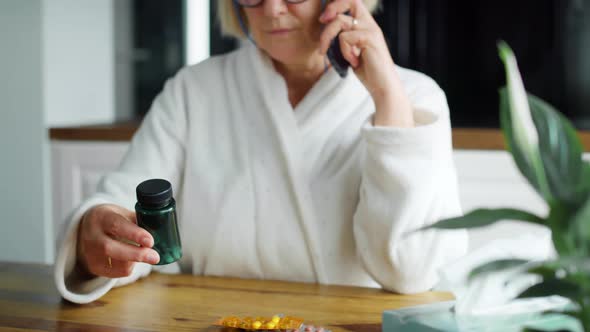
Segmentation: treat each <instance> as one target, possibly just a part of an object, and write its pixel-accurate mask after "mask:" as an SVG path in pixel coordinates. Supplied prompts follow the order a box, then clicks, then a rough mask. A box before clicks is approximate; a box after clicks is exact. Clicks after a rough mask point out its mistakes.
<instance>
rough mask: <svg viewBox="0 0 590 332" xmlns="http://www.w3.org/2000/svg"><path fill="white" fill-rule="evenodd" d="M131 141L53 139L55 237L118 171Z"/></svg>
mask: <svg viewBox="0 0 590 332" xmlns="http://www.w3.org/2000/svg"><path fill="white" fill-rule="evenodd" d="M128 146H129V143H128V142H88V141H83V142H82V141H57V140H54V141H51V166H52V167H51V168H52V179H51V181H52V185H51V187H52V197H53V229H54V232H55V234H54V238H55V236H56V235H57V232H59V231H61V225H62V224H63V222H64V221H65V220H66V218H67V216H68V215H69V214H70V213H71V212H72V211H73V209H74V208H75V207H76V206H78V205H79V204H80V203H81V202H82V201H83V200H84V199H86V198H88V197H89V196H90V195H91V194H92V193H94V191H96V185H97V184H98V182H99V181H100V178H101V177H102V175H103V174H105V173H106V172H109V171H111V170H114V169H115V168H117V166H118V165H119V162H120V161H121V159H122V158H123V155H124V154H125V151H126V150H127V147H128Z"/></svg>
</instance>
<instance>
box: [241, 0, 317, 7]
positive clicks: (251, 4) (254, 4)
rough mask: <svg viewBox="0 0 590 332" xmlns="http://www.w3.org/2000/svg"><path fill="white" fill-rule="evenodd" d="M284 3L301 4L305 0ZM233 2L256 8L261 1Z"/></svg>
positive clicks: (292, 0)
mask: <svg viewBox="0 0 590 332" xmlns="http://www.w3.org/2000/svg"><path fill="white" fill-rule="evenodd" d="M284 1H285V2H286V3H290V4H297V3H302V2H305V1H307V0H284ZM234 2H235V3H236V4H238V5H240V6H242V7H248V8H251V7H257V6H260V5H261V4H262V0H234Z"/></svg>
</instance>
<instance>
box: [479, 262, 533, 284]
mask: <svg viewBox="0 0 590 332" xmlns="http://www.w3.org/2000/svg"><path fill="white" fill-rule="evenodd" d="M528 262H529V261H528V260H526V259H498V260H495V261H491V262H488V263H485V264H483V265H480V266H478V267H476V268H475V269H473V270H472V271H471V272H470V273H469V280H473V279H474V278H476V277H479V276H481V275H485V274H488V273H493V272H498V271H502V270H507V269H511V268H514V267H518V266H523V265H524V264H526V263H528Z"/></svg>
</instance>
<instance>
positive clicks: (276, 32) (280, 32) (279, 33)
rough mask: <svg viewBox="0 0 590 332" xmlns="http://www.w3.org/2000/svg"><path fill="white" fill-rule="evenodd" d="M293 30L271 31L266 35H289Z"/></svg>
mask: <svg viewBox="0 0 590 332" xmlns="http://www.w3.org/2000/svg"><path fill="white" fill-rule="evenodd" d="M291 31H293V29H273V30H270V31H269V32H268V33H269V34H271V35H273V36H283V35H287V34H289V33H290V32H291Z"/></svg>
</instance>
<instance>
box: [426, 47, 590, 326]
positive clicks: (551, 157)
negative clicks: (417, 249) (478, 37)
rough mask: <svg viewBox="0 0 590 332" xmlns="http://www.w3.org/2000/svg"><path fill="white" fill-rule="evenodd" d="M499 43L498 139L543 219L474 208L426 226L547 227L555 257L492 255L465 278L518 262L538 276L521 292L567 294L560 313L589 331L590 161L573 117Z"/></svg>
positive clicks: (444, 227) (508, 211)
mask: <svg viewBox="0 0 590 332" xmlns="http://www.w3.org/2000/svg"><path fill="white" fill-rule="evenodd" d="M498 49H499V54H500V58H501V59H502V61H503V62H504V65H505V68H506V75H507V85H506V87H504V88H502V89H501V90H500V119H501V126H502V132H503V134H504V139H505V142H506V145H507V147H508V150H509V151H510V153H511V154H512V157H513V159H514V161H515V163H516V165H517V167H518V169H519V170H520V172H521V173H522V174H523V175H524V177H525V178H526V179H527V180H528V182H529V183H530V184H531V186H533V188H534V189H535V190H536V192H537V193H538V194H539V195H541V196H542V198H543V199H544V200H545V202H546V203H547V205H548V207H549V211H550V212H549V214H548V215H547V216H545V217H541V216H536V215H534V214H532V213H529V212H526V211H520V210H517V209H478V210H474V211H471V212H469V213H467V214H465V215H464V216H461V217H457V218H450V219H445V220H441V221H439V222H437V223H435V224H433V225H431V226H429V227H426V228H424V229H429V228H437V229H459V228H474V227H484V226H488V225H490V224H493V223H495V222H498V221H501V220H506V219H510V220H521V221H525V222H529V223H534V224H541V225H545V226H548V227H549V228H550V229H551V232H552V241H553V244H554V246H555V248H556V251H557V253H558V256H559V257H558V258H557V259H555V260H552V261H545V262H536V263H530V262H527V261H524V260H518V259H505V260H497V261H492V262H490V263H487V264H484V265H483V266H480V267H478V268H476V269H475V270H473V271H472V272H471V275H470V277H471V278H473V277H475V276H478V275H481V274H485V273H491V272H495V271H498V270H503V269H507V268H516V267H521V268H523V267H524V273H529V274H534V275H537V276H539V277H540V278H541V279H540V280H541V281H540V282H539V283H538V284H535V285H534V286H532V287H530V288H528V289H527V290H525V291H524V292H523V293H522V294H520V295H519V297H520V298H527V297H544V296H549V295H560V296H563V297H566V298H568V299H570V300H571V302H572V304H573V305H572V308H571V310H570V309H567V310H566V311H563V312H560V314H563V315H567V316H571V317H574V318H576V319H578V320H579V322H580V324H581V326H582V327H583V329H584V331H586V332H590V260H589V257H590V165H589V164H588V163H586V162H584V160H583V159H582V152H583V149H582V145H581V143H580V140H579V138H578V136H577V133H576V130H575V129H574V127H573V126H572V125H571V123H570V122H569V121H568V120H567V119H566V118H565V117H564V116H562V115H561V114H560V113H559V112H557V111H556V110H555V109H554V108H553V107H552V106H551V105H549V104H548V103H546V102H544V101H543V100H541V99H539V98H537V97H535V96H533V95H530V94H527V93H526V91H525V89H524V85H523V83H522V78H521V76H520V73H519V70H518V66H517V63H516V58H515V56H514V54H513V52H512V50H511V49H510V47H509V46H508V45H507V44H506V43H504V42H500V43H499V44H498ZM526 263H528V264H526ZM524 264H526V265H524ZM550 314H555V313H554V312H551V313H550Z"/></svg>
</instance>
